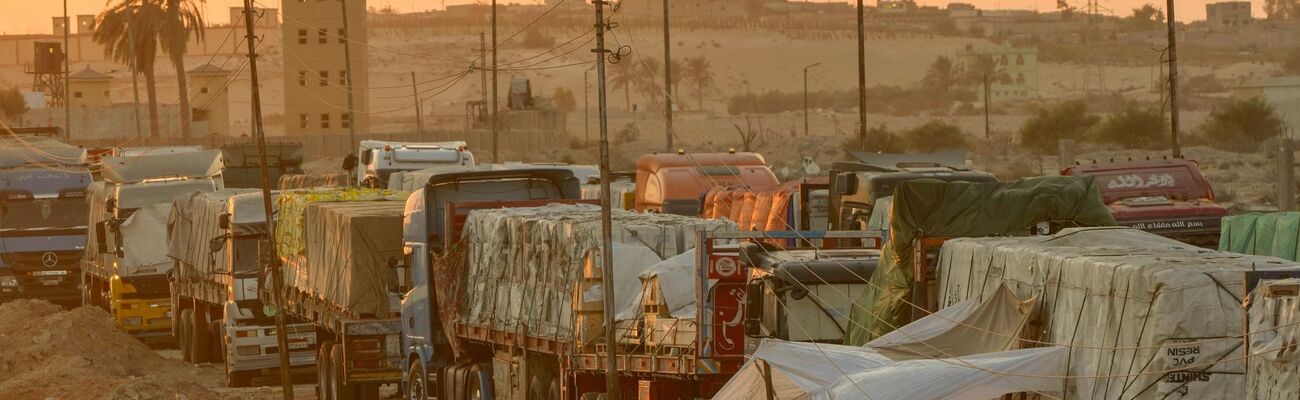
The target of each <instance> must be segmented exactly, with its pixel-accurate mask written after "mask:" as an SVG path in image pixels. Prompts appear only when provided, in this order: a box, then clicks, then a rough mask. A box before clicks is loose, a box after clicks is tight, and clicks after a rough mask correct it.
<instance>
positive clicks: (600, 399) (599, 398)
mask: <svg viewBox="0 0 1300 400" xmlns="http://www.w3.org/2000/svg"><path fill="white" fill-rule="evenodd" d="M578 399H579V400H605V394H604V393H600V392H587V393H583V394H582V397H579V398H578Z"/></svg>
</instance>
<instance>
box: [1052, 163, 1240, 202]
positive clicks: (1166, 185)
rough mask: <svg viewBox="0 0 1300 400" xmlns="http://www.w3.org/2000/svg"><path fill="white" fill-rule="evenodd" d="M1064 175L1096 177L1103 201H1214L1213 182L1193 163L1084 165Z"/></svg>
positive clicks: (1068, 169) (1071, 168)
mask: <svg viewBox="0 0 1300 400" xmlns="http://www.w3.org/2000/svg"><path fill="white" fill-rule="evenodd" d="M1061 175H1078V176H1094V177H1096V178H1097V184H1098V186H1099V187H1100V188H1101V196H1102V201H1105V202H1106V204H1112V203H1120V202H1123V201H1124V200H1125V199H1134V198H1153V197H1164V198H1166V199H1169V200H1173V201H1191V200H1201V199H1205V200H1210V201H1213V200H1214V190H1213V188H1211V187H1210V182H1209V181H1208V180H1206V179H1205V176H1204V175H1201V170H1200V167H1199V166H1198V165H1197V164H1196V162H1195V161H1191V160H1180V159H1175V160H1130V161H1115V162H1105V163H1092V164H1081V165H1074V166H1070V167H1067V168H1065V169H1063V170H1061Z"/></svg>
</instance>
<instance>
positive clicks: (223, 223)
mask: <svg viewBox="0 0 1300 400" xmlns="http://www.w3.org/2000/svg"><path fill="white" fill-rule="evenodd" d="M217 227H218V228H221V229H223V230H229V229H230V213H221V215H219V216H217Z"/></svg>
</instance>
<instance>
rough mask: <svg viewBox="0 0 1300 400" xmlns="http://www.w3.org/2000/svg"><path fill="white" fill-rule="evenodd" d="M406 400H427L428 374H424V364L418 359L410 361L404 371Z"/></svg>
mask: <svg viewBox="0 0 1300 400" xmlns="http://www.w3.org/2000/svg"><path fill="white" fill-rule="evenodd" d="M406 382H407V383H406V399H407V400H429V374H428V373H426V372H424V363H422V362H420V360H419V359H415V360H411V365H410V367H409V368H407V369H406Z"/></svg>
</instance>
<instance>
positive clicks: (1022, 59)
mask: <svg viewBox="0 0 1300 400" xmlns="http://www.w3.org/2000/svg"><path fill="white" fill-rule="evenodd" d="M1016 65H1025V55H1024V54H1020V55H1017V56H1016Z"/></svg>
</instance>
